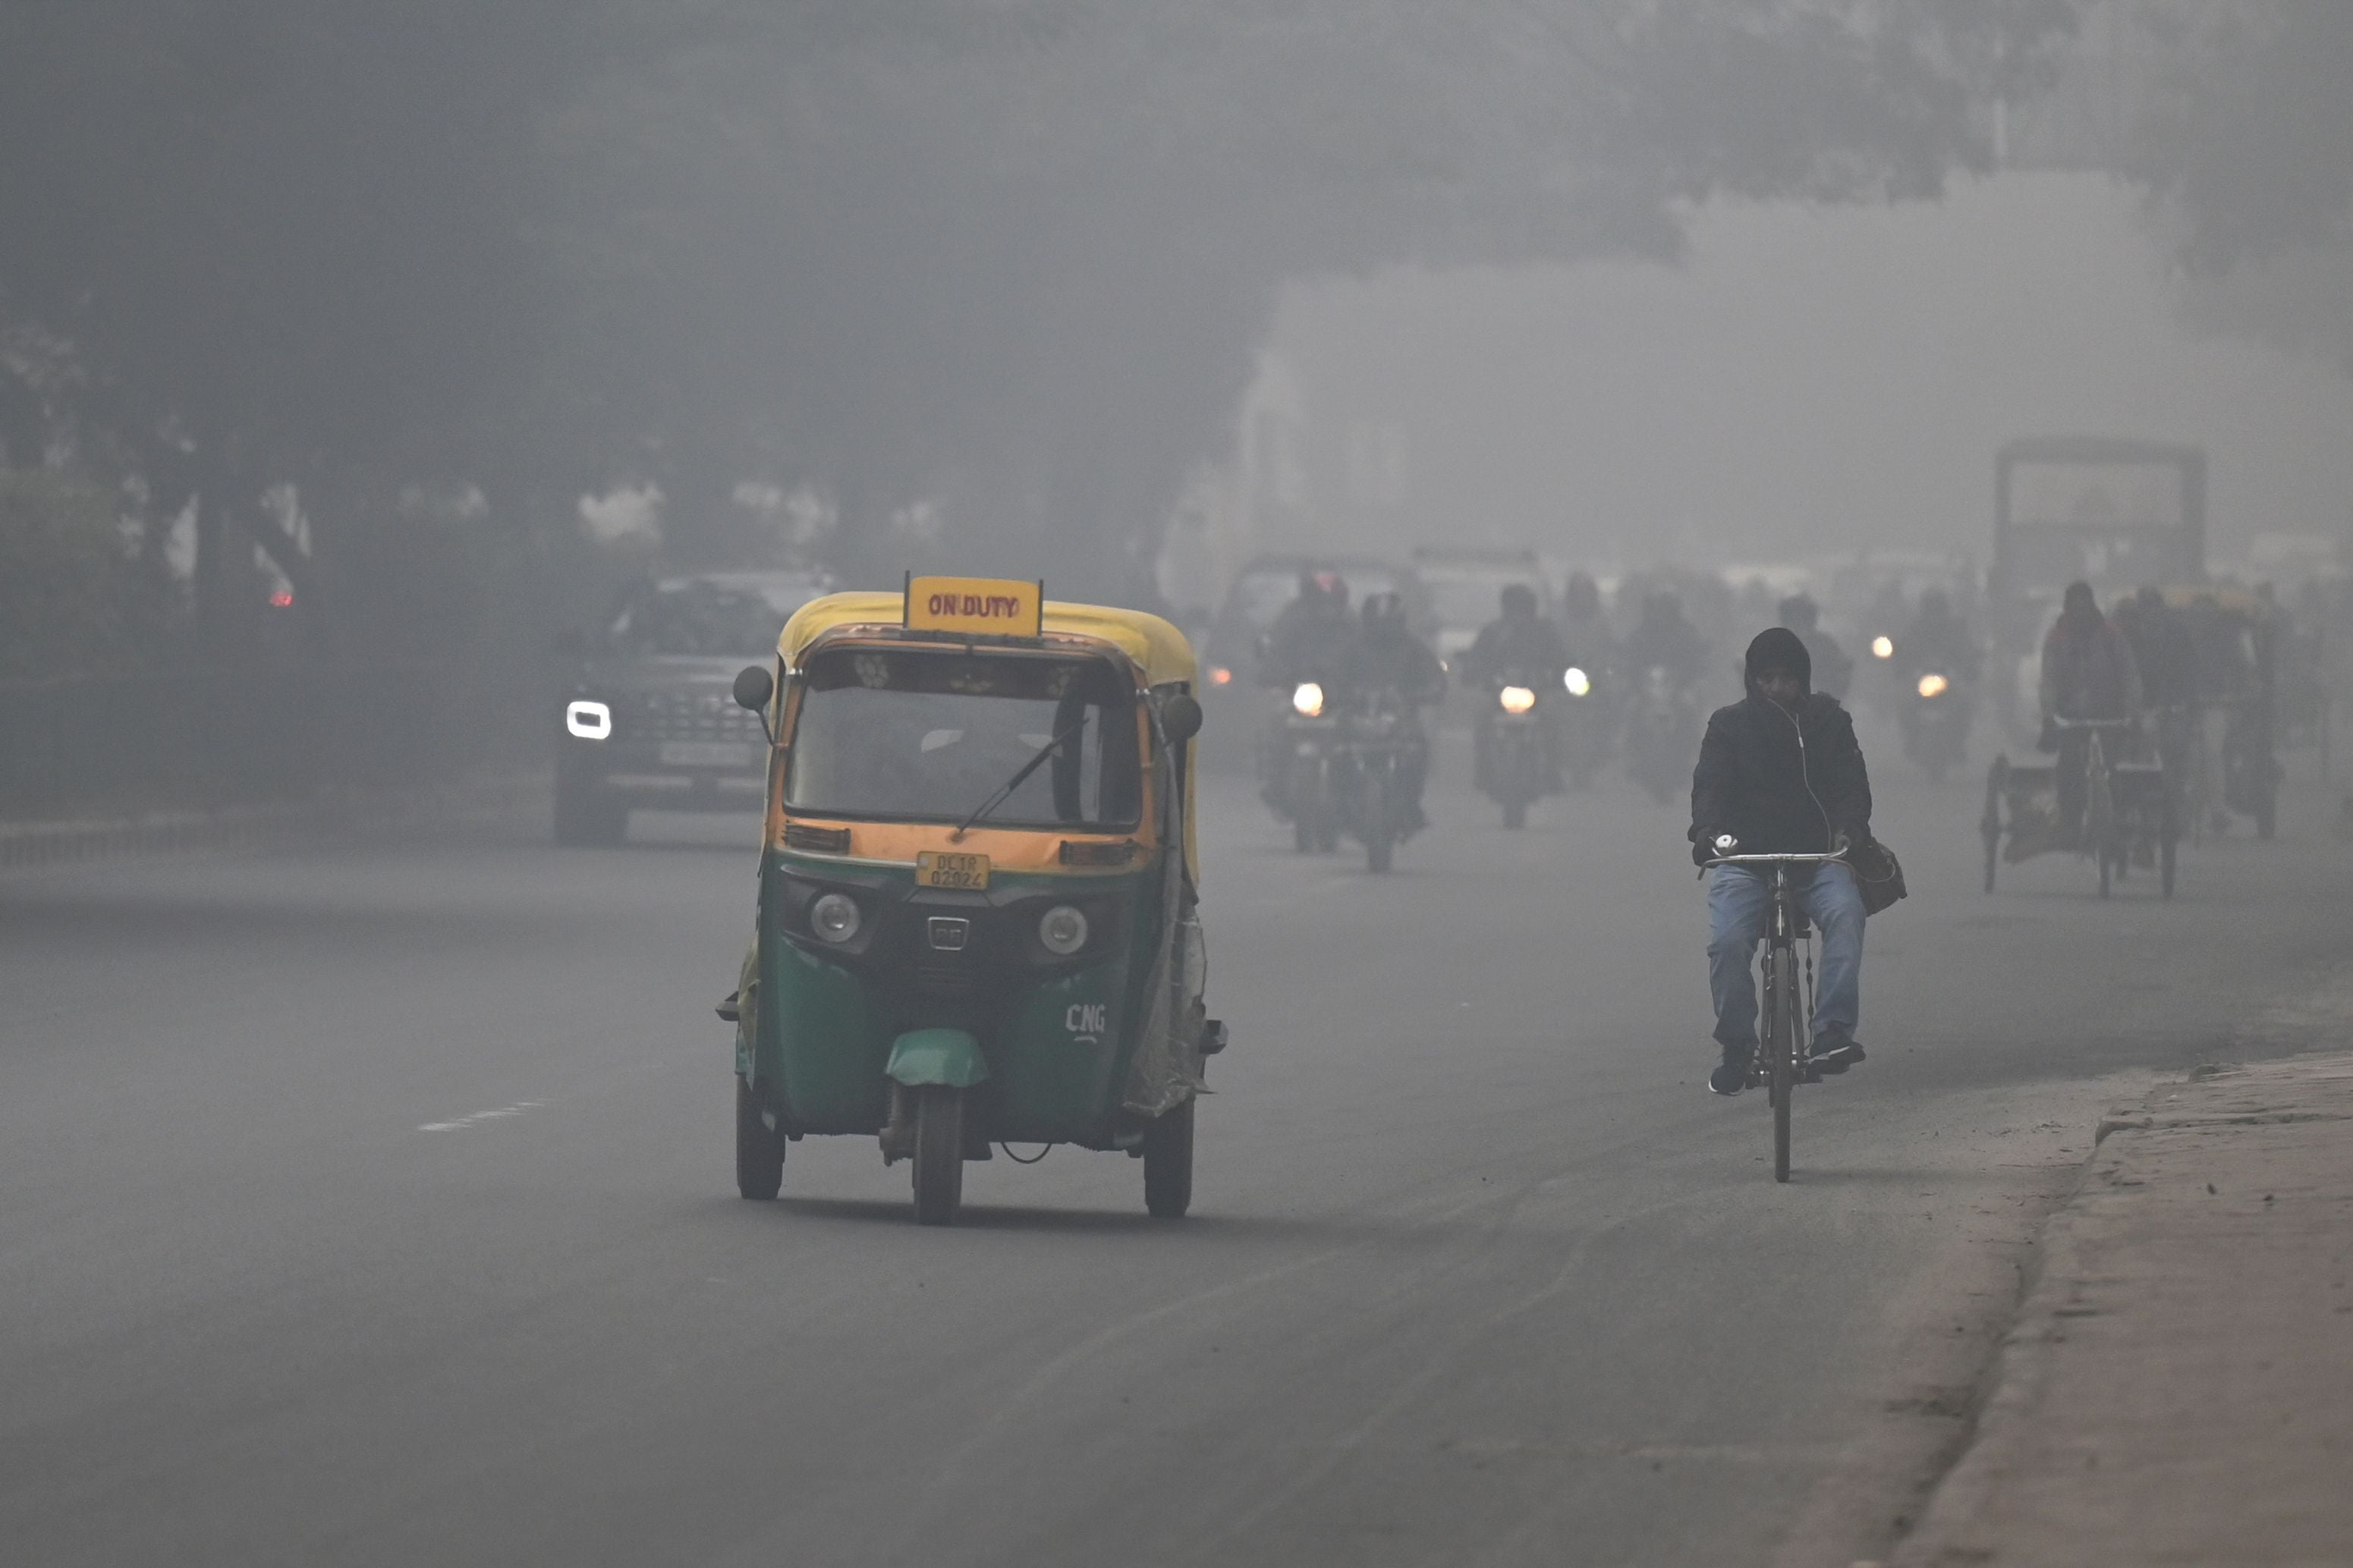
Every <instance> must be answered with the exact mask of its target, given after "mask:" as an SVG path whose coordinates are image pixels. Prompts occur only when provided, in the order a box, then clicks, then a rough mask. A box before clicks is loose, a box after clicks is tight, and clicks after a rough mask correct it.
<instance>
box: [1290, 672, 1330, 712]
mask: <svg viewBox="0 0 2353 1568" xmlns="http://www.w3.org/2000/svg"><path fill="white" fill-rule="evenodd" d="M1291 710H1292V711H1293V712H1294V713H1296V714H1298V715H1299V716H1300V717H1301V718H1302V719H1316V718H1321V717H1322V716H1323V713H1324V689H1323V688H1322V687H1320V686H1318V685H1316V684H1315V683H1314V681H1312V680H1303V681H1301V682H1300V683H1299V689H1298V690H1296V691H1294V692H1293V693H1292V694H1291Z"/></svg>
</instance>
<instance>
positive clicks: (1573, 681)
mask: <svg viewBox="0 0 2353 1568" xmlns="http://www.w3.org/2000/svg"><path fill="white" fill-rule="evenodd" d="M1560 683H1561V684H1562V685H1563V686H1566V687H1567V688H1568V694H1569V695H1570V696H1571V697H1589V696H1591V695H1592V693H1593V677H1591V676H1589V675H1588V674H1586V673H1585V671H1583V670H1581V669H1579V668H1577V667H1576V666H1574V665H1571V666H1570V667H1569V671H1568V673H1567V675H1564V676H1562V677H1561V678H1560Z"/></svg>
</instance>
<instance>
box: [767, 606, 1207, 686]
mask: <svg viewBox="0 0 2353 1568" xmlns="http://www.w3.org/2000/svg"><path fill="white" fill-rule="evenodd" d="M905 613H906V601H905V598H904V596H903V595H899V594H890V593H856V594H828V595H825V597H823V598H821V599H812V600H810V601H809V602H808V603H807V604H806V605H802V606H801V607H800V609H799V610H797V611H796V612H795V613H794V616H793V618H792V619H791V620H789V621H787V622H786V623H785V630H784V635H783V636H782V637H779V638H777V639H776V652H777V653H778V654H779V655H780V656H781V657H782V658H783V659H784V661H785V667H786V668H788V669H792V668H799V665H800V661H801V656H802V655H803V654H804V653H806V652H807V651H808V648H809V647H810V646H811V645H812V644H814V643H815V642H816V641H817V640H818V638H819V637H824V636H826V635H827V634H828V633H830V632H836V631H840V630H843V629H845V628H852V627H854V628H858V629H860V630H866V629H871V630H874V631H878V632H883V631H888V632H896V631H899V630H901V629H902V626H903V625H904V619H905ZM1044 630H1045V636H1044V637H1043V638H1041V639H1040V640H1041V641H1044V642H1049V643H1050V642H1051V640H1052V639H1053V638H1055V637H1083V638H1088V639H1091V640H1093V641H1095V642H1099V643H1109V644H1111V645H1112V646H1113V647H1116V648H1117V649H1119V650H1120V652H1122V653H1124V654H1125V655H1126V656H1127V658H1128V662H1129V663H1131V664H1133V665H1134V667H1135V668H1136V670H1137V671H1138V672H1139V673H1140V674H1141V675H1142V676H1143V677H1144V681H1145V685H1147V686H1165V685H1167V684H1169V683H1171V682H1173V681H1183V682H1186V683H1187V684H1188V685H1189V684H1190V683H1191V682H1192V681H1193V679H1194V677H1195V674H1196V668H1195V664H1194V660H1193V645H1192V644H1191V643H1189V642H1187V641H1186V640H1185V634H1184V633H1183V632H1180V631H1178V630H1177V629H1176V627H1175V626H1171V625H1169V624H1168V623H1167V622H1166V621H1165V620H1162V619H1161V618H1160V617H1159V616H1154V615H1147V614H1145V612H1144V611H1142V610H1121V609H1113V608H1112V607H1111V606H1109V605H1074V604H1066V603H1063V602H1061V601H1060V600H1055V599H1049V600H1047V601H1046V610H1045V622H1044ZM911 635H914V636H918V637H925V638H927V639H928V638H930V637H941V638H942V640H945V641H949V642H953V641H955V637H953V636H952V635H946V634H938V633H916V634H911Z"/></svg>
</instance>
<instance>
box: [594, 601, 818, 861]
mask: <svg viewBox="0 0 2353 1568" xmlns="http://www.w3.org/2000/svg"><path fill="white" fill-rule="evenodd" d="M832 587H833V584H832V583H831V581H830V580H829V579H828V577H827V576H826V575H825V574H822V573H817V572H712V573H702V574H695V575H690V576H674V577H662V578H658V579H649V580H648V581H646V582H644V583H640V584H637V585H635V586H633V587H631V588H629V589H628V590H626V591H625V592H624V593H623V594H622V595H620V596H619V598H618V599H617V600H616V601H615V604H614V606H613V609H612V611H611V613H610V614H609V615H607V616H606V618H605V622H604V624H603V625H602V626H600V627H598V628H597V631H596V635H595V636H594V637H586V638H579V637H575V638H572V639H569V640H568V643H567V646H568V647H569V648H570V650H571V651H572V652H574V653H575V656H576V663H575V668H573V670H572V671H571V676H570V679H569V681H568V682H567V686H566V689H565V696H564V700H563V702H562V704H561V707H560V712H559V715H558V721H557V724H556V726H555V839H556V842H557V843H559V844H565V845H600V844H607V845H608V844H618V843H620V842H621V841H622V839H623V838H625V837H627V836H628V826H629V813H630V812H631V811H633V810H643V809H648V808H652V809H659V810H663V811H754V810H757V809H758V808H759V806H760V804H761V801H762V799H763V798H764V795H765V791H766V788H767V756H768V748H767V744H766V737H765V735H764V734H763V733H762V732H761V729H760V722H759V720H758V718H757V717H756V716H754V715H753V714H750V713H746V712H744V710H742V709H740V708H738V707H737V706H736V705H735V703H734V700H733V697H732V696H731V689H732V683H733V679H734V678H735V672H736V671H737V670H738V669H740V668H743V666H744V662H745V661H746V660H749V659H757V658H774V657H775V654H776V638H777V637H778V635H779V634H781V633H782V632H783V630H784V626H785V622H786V620H788V619H790V618H791V616H792V614H793V612H794V611H796V610H797V609H799V608H800V607H801V606H802V605H806V604H807V603H808V602H809V601H810V600H812V599H815V598H818V597H819V596H821V595H825V594H827V593H829V592H831V591H832Z"/></svg>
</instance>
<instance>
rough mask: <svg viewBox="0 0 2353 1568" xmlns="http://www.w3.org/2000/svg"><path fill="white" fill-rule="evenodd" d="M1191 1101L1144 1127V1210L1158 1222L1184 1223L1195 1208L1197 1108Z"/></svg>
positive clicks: (1163, 1112) (1160, 1115)
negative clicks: (1194, 1111)
mask: <svg viewBox="0 0 2353 1568" xmlns="http://www.w3.org/2000/svg"><path fill="white" fill-rule="evenodd" d="M1199 1103H1200V1102H1199V1101H1198V1100H1187V1101H1186V1102H1185V1103H1184V1104H1182V1105H1180V1106H1178V1107H1177V1108H1176V1110H1164V1111H1162V1112H1161V1113H1160V1114H1159V1115H1158V1116H1156V1117H1155V1118H1153V1119H1152V1120H1151V1121H1148V1122H1146V1123H1145V1127H1144V1207H1145V1212H1146V1213H1147V1214H1149V1215H1152V1217H1153V1218H1155V1219H1183V1218H1184V1217H1185V1211H1186V1210H1187V1209H1188V1208H1191V1207H1192V1206H1193V1108H1194V1106H1196V1105H1198V1104H1199Z"/></svg>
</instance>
